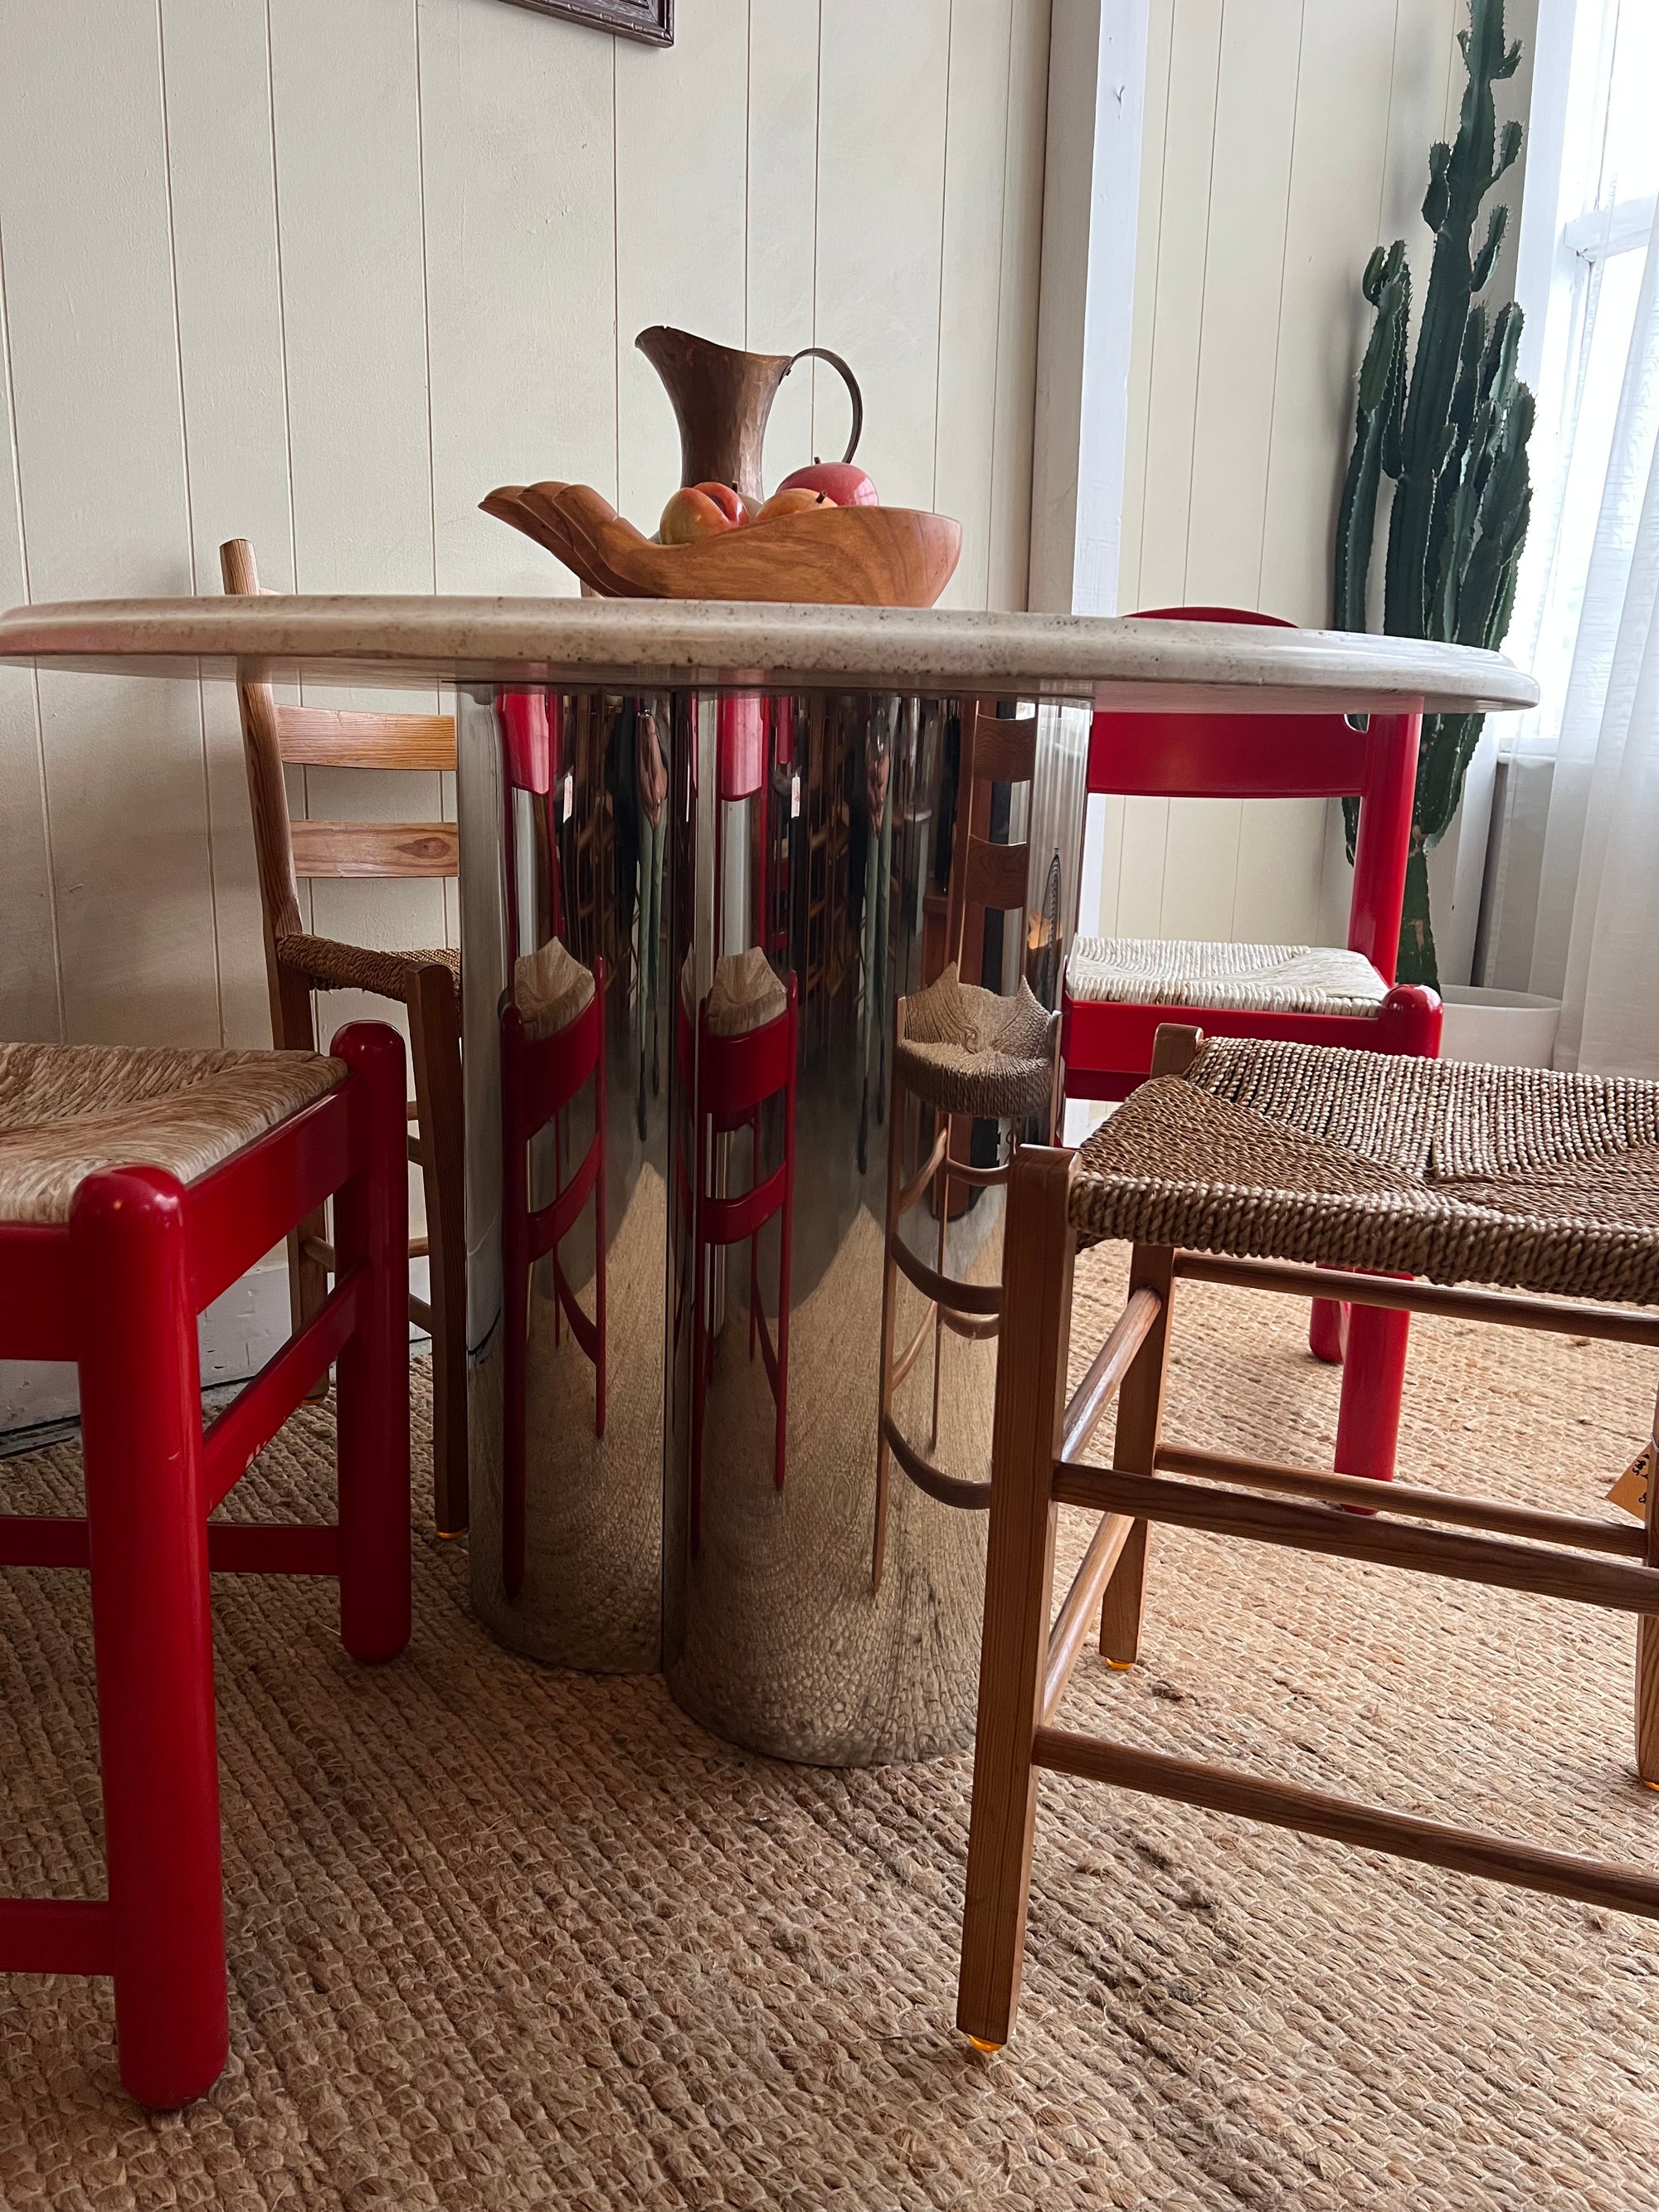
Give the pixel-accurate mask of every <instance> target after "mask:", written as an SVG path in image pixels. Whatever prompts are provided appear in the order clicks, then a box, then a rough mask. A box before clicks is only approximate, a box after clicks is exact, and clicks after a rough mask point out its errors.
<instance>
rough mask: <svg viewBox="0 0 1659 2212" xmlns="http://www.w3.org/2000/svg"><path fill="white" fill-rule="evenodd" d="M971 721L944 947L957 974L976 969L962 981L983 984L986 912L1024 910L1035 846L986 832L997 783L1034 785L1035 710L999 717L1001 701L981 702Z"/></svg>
mask: <svg viewBox="0 0 1659 2212" xmlns="http://www.w3.org/2000/svg"><path fill="white" fill-rule="evenodd" d="M967 721H968V727H967V743H966V745H965V747H964V750H965V753H966V758H965V760H964V762H963V775H962V781H961V798H960V799H959V801H958V808H957V821H958V822H959V823H962V824H963V825H964V827H965V829H966V842H965V843H964V845H963V848H962V850H963V860H962V865H961V866H960V868H959V869H957V871H956V872H955V875H954V879H953V881H952V883H951V917H950V923H949V926H948V927H947V929H946V932H945V942H946V945H947V946H948V948H949V953H948V957H950V958H951V959H953V960H955V961H957V963H958V967H959V969H965V967H972V968H973V969H974V973H973V974H972V975H964V980H966V981H970V982H977V981H979V970H978V958H977V956H978V948H979V945H980V944H981V942H982V936H983V920H982V917H983V915H984V914H985V913H986V911H987V909H990V910H992V911H1000V912H1002V913H1005V914H1006V913H1007V912H1008V911H1009V910H1010V909H1011V908H1014V907H1018V908H1019V909H1020V912H1021V915H1022V916H1023V915H1024V910H1025V902H1026V898H1027V896H1028V890H1029V885H1030V866H1031V848H1030V844H1029V843H1027V842H1021V843H1019V844H1018V845H1013V844H999V843H997V842H994V840H993V839H991V838H990V837H988V836H987V835H986V834H985V833H986V832H987V830H988V829H989V828H990V826H991V787H992V785H993V784H997V783H1030V781H1032V779H1033V777H1034V776H1035V775H1036V713H1035V712H1034V711H1032V712H1028V713H1026V714H1020V715H1017V716H1014V717H1012V719H1011V718H1009V717H1007V716H1005V715H1000V714H998V713H997V710H996V702H995V700H994V699H976V700H975V701H974V702H973V704H972V707H971V709H970V711H969V715H968V718H967Z"/></svg>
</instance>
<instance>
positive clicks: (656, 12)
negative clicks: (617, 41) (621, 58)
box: [512, 0, 674, 46]
mask: <svg viewBox="0 0 1659 2212" xmlns="http://www.w3.org/2000/svg"><path fill="white" fill-rule="evenodd" d="M512 5H513V7H515V8H529V9H533V11H534V12H535V13H536V14H537V15H564V16H567V17H568V19H569V21H571V22H573V23H586V25H587V27H588V28H589V29H590V30H594V31H616V32H618V33H620V34H621V36H622V37H623V38H624V39H642V40H644V41H645V43H646V44H647V46H672V45H673V43H674V0H512Z"/></svg>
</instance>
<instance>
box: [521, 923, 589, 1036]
mask: <svg viewBox="0 0 1659 2212" xmlns="http://www.w3.org/2000/svg"><path fill="white" fill-rule="evenodd" d="M592 1002H593V970H592V969H591V968H588V967H585V966H584V965H583V963H581V962H580V960H578V959H577V958H576V957H575V956H574V954H573V953H571V952H569V951H567V950H566V948H565V947H564V946H563V945H562V944H561V943H560V942H559V940H558V939H557V938H556V937H555V938H552V939H550V940H549V941H548V943H547V944H545V945H542V946H541V947H540V948H539V949H538V951H534V952H526V953H525V954H524V955H522V957H520V959H518V960H517V961H515V962H514V963H513V1004H514V1005H515V1006H517V1007H518V1009H519V1012H520V1013H521V1014H522V1015H523V1017H524V1033H525V1035H526V1036H527V1037H530V1038H532V1039H534V1040H536V1041H538V1042H539V1041H540V1040H541V1039H543V1038H544V1037H550V1036H557V1035H558V1034H559V1031H560V1030H568V1028H569V1026H570V1024H571V1023H572V1022H574V1020H575V1018H576V1017H577V1016H578V1014H580V1013H583V1012H586V1009H587V1007H589V1006H591V1005H592Z"/></svg>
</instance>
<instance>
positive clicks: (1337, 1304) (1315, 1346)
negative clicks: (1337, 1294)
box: [1308, 1298, 1348, 1367]
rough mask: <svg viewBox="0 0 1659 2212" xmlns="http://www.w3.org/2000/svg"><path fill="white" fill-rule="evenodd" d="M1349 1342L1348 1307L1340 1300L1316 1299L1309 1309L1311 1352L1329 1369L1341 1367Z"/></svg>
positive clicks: (1309, 1344) (1309, 1342) (1309, 1345)
mask: <svg viewBox="0 0 1659 2212" xmlns="http://www.w3.org/2000/svg"><path fill="white" fill-rule="evenodd" d="M1347 1341H1348V1309H1347V1307H1346V1305H1344V1304H1343V1303H1342V1301H1341V1300H1340V1298H1316V1299H1315V1300H1314V1302H1313V1304H1312V1305H1311V1306H1310V1308H1309V1309H1308V1349H1309V1351H1310V1352H1312V1354H1313V1356H1314V1358H1316V1359H1322V1360H1323V1361H1324V1363H1325V1364H1326V1365H1327V1367H1340V1365H1341V1364H1342V1360H1343V1356H1344V1354H1345V1352H1346V1349H1347Z"/></svg>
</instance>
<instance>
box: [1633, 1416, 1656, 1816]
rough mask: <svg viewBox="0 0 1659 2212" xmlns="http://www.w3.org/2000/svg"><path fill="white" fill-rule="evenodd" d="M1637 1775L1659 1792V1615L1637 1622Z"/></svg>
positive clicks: (1652, 1471) (1648, 1556)
mask: <svg viewBox="0 0 1659 2212" xmlns="http://www.w3.org/2000/svg"><path fill="white" fill-rule="evenodd" d="M1648 1449H1649V1452H1650V1460H1649V1465H1648V1500H1647V1509H1646V1510H1647V1551H1646V1553H1645V1560H1646V1564H1647V1565H1649V1566H1650V1567H1652V1566H1659V1404H1656V1405H1655V1407H1654V1409H1653V1430H1652V1434H1651V1436H1650V1438H1649V1444H1648ZM1636 1771H1637V1772H1638V1774H1639V1775H1640V1776H1641V1778H1642V1779H1643V1781H1644V1782H1645V1783H1646V1784H1647V1785H1648V1787H1649V1789H1650V1790H1659V1613H1639V1614H1638V1616H1637V1621H1636Z"/></svg>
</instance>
